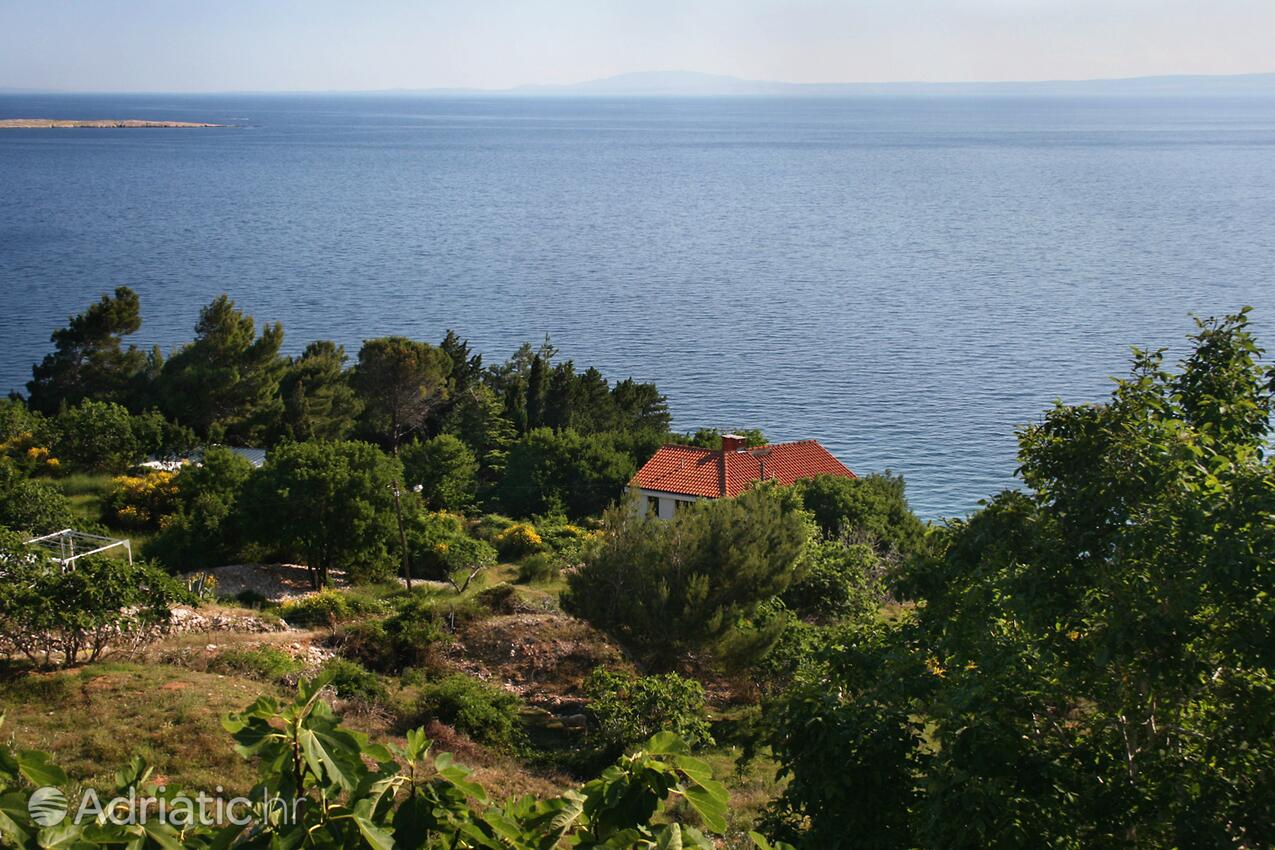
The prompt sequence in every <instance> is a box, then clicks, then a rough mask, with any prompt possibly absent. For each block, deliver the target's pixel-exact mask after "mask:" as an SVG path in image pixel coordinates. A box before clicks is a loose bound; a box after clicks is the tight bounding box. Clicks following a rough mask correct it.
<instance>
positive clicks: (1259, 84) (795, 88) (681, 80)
mask: <svg viewBox="0 0 1275 850" xmlns="http://www.w3.org/2000/svg"><path fill="white" fill-rule="evenodd" d="M491 93H493V94H495V93H497V92H494V91H493V92H491ZM498 93H500V94H516V95H586V96H605V97H625V96H630V97H660V96H664V97H668V96H689V95H712V96H722V95H770V96H781V97H782V96H790V97H794V96H795V97H810V96H846V95H903V94H918V95H972V94H1001V95H1029V94H1052V95H1275V73H1271V74H1240V75H1228V76H1207V75H1174V76H1158V77H1132V78H1126V79H1110V80H1042V81H1036V82H968V83H929V82H890V83H782V82H775V81H771V80H745V79H741V78H739V77H730V76H726V75H724V74H704V73H700V72H697V71H640V72H637V73H632V74H619V75H617V76H614V77H607V78H605V79H600V80H589V81H587V82H582V83H573V84H569V85H538V86H533V85H529V86H519V87H517V88H514V89H506V90H503V91H500V92H498Z"/></svg>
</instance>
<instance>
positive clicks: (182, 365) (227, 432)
mask: <svg viewBox="0 0 1275 850" xmlns="http://www.w3.org/2000/svg"><path fill="white" fill-rule="evenodd" d="M282 344H283V326H282V325H280V324H278V323H275V324H272V325H265V326H263V327H262V329H261V335H260V336H258V335H257V331H256V324H255V322H254V321H253V319H252V317H251V316H249V315H248V314H246V313H244V312H242V311H241V310H239V309H237V308H236V307H235V302H234V301H231V300H230V298H229V297H228V296H226V295H220V296H218V297H217V298H216V299H215V300H214V301H213V302H212V303H211V304H209V305H208V306H206V307H204V308H203V309H202V310H201V311H200V312H199V322H198V323H197V324H196V325H195V340H194V341H193V342H191V343H190V344H189V345H187V346H185V347H184V348H182V349H181V350H180V351H178V352H177V353H176V354H174V355H173V356H172V357H171V358H169V359H168V361H167V362H166V363H165V364H164V367H163V371H162V372H161V373H160V379H159V387H158V400H159V404H160V408H161V409H162V410H163V411H164V413H165V414H166V415H167V416H169V417H170V418H171V419H174V420H176V421H178V422H181V423H183V424H185V425H189V426H190V427H192V428H194V429H195V431H196V432H197V433H199V434H200V435H201V436H205V437H209V438H211V439H213V440H220V439H223V438H225V439H230V440H236V441H242V442H245V443H248V444H250V445H252V444H259V443H260V442H262V441H263V440H264V438H265V436H266V434H267V433H268V432H269V431H270V430H271V429H272V428H275V427H277V421H278V419H279V416H280V414H281V412H282V402H281V401H280V400H279V396H278V392H279V381H280V378H281V377H282V375H283V371H284V366H285V361H284V359H283V358H282V357H280V356H279V347H280V346H281V345H282Z"/></svg>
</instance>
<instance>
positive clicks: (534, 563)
mask: <svg viewBox="0 0 1275 850" xmlns="http://www.w3.org/2000/svg"><path fill="white" fill-rule="evenodd" d="M561 573H562V565H561V564H560V563H559V562H558V559H557V558H556V557H554V556H553V555H550V554H549V553H548V552H536V553H535V554H534V555H528V556H527V557H525V558H523V559H522V562H521V563H520V564H518V581H520V582H523V583H531V582H543V581H553V580H554V579H556V578H557V577H558V576H559V575H560V574H561Z"/></svg>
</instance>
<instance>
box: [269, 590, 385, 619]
mask: <svg viewBox="0 0 1275 850" xmlns="http://www.w3.org/2000/svg"><path fill="white" fill-rule="evenodd" d="M381 610H383V606H381V605H380V604H378V603H377V602H375V601H374V600H370V599H366V598H364V597H361V596H357V595H354V594H350V593H344V592H342V591H339V590H332V589H330V588H329V589H326V590H320V591H319V592H318V593H312V594H310V595H309V596H302V597H300V598H298V599H290V600H288V601H287V602H285V603H283V606H282V607H281V609H280V610H279V616H281V617H283V619H284V620H286V621H287V622H288V624H289V625H292V626H311V627H313V626H327V627H328V628H332V627H334V626H336V625H337V624H338V623H342V622H345V621H346V620H352V619H354V618H355V617H358V616H360V615H363V614H372V613H378V612H380V611H381Z"/></svg>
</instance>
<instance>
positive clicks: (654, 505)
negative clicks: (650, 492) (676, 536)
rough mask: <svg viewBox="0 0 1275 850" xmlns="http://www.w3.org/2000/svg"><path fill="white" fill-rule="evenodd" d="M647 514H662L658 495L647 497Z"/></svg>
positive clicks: (656, 515) (654, 515) (655, 515)
mask: <svg viewBox="0 0 1275 850" xmlns="http://www.w3.org/2000/svg"><path fill="white" fill-rule="evenodd" d="M646 515H647V516H653V517H658V516H659V515H660V500H659V497H657V496H647V497H646Z"/></svg>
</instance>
